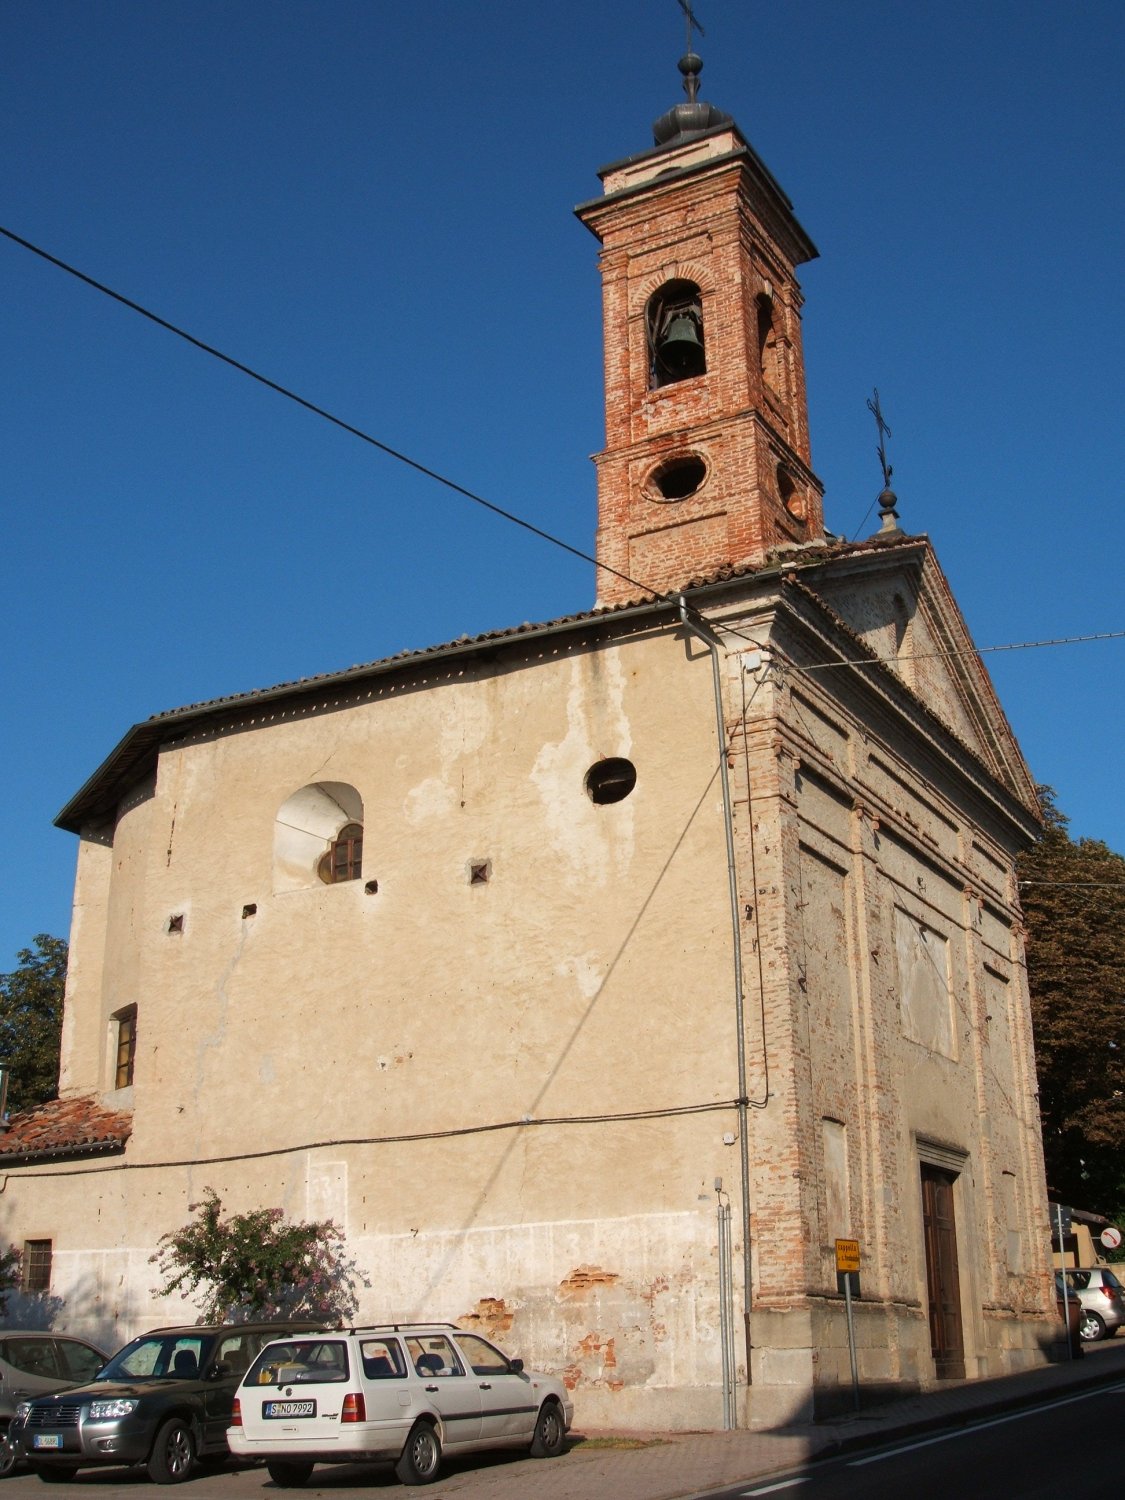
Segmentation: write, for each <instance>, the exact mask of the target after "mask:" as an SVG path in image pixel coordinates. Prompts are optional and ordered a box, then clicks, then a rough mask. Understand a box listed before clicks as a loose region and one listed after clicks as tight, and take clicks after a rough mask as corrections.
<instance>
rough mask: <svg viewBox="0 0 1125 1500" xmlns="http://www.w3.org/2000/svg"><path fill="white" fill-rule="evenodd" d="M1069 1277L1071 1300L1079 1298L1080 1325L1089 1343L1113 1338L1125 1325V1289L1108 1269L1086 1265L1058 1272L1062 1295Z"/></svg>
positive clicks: (1057, 1276)
mask: <svg viewBox="0 0 1125 1500" xmlns="http://www.w3.org/2000/svg"><path fill="white" fill-rule="evenodd" d="M1064 1276H1065V1277H1066V1290H1067V1296H1068V1297H1076V1298H1077V1299H1078V1303H1079V1306H1080V1307H1081V1309H1082V1315H1081V1320H1080V1322H1079V1325H1078V1332H1079V1334H1080V1336H1081V1337H1082V1338H1083V1339H1085V1341H1086V1342H1087V1343H1090V1342H1092V1341H1093V1340H1094V1339H1104V1338H1108V1337H1111V1336H1112V1335H1113V1334H1115V1333H1116V1332H1117V1330H1118V1329H1119V1328H1120V1327H1121V1325H1122V1323H1125V1287H1123V1286H1122V1285H1121V1283H1120V1281H1118V1279H1117V1277H1116V1276H1115V1275H1114V1274H1113V1272H1112V1271H1111V1270H1110V1269H1109V1268H1108V1267H1107V1266H1083V1267H1081V1268H1078V1269H1072V1270H1066V1271H1056V1272H1055V1283H1056V1285H1057V1286H1058V1289H1059V1295H1060V1296H1061V1295H1062V1281H1063V1277H1064Z"/></svg>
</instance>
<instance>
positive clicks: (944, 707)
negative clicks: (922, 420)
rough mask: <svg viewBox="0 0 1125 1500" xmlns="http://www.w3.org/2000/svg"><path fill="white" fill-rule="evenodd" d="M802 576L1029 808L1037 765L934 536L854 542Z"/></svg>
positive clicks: (1033, 802) (1034, 807)
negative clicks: (1011, 718)
mask: <svg viewBox="0 0 1125 1500" xmlns="http://www.w3.org/2000/svg"><path fill="white" fill-rule="evenodd" d="M800 576H801V581H802V583H804V584H805V585H806V586H807V587H809V588H811V590H812V591H813V592H814V593H815V594H816V595H817V596H818V598H820V599H821V600H822V601H823V602H824V603H825V604H827V605H828V606H829V608H830V609H831V610H832V611H833V612H834V613H835V614H836V615H837V616H838V618H839V619H840V620H841V621H842V622H843V623H844V624H845V625H846V626H847V627H848V629H849V630H850V631H851V632H852V633H853V634H854V635H856V636H858V637H859V639H860V640H861V641H862V642H863V644H864V645H865V646H866V647H867V648H868V649H869V650H870V651H872V652H873V653H874V654H875V656H877V657H878V658H879V659H880V660H882V661H884V662H886V664H887V665H888V666H889V667H890V669H891V670H892V671H894V672H895V673H896V674H897V675H898V676H899V677H900V678H901V679H902V680H903V682H905V683H906V685H907V686H908V687H909V688H910V689H911V690H912V691H913V692H914V693H915V695H916V696H917V697H918V698H919V699H920V700H921V702H922V703H923V704H924V705H925V706H926V708H927V709H928V710H929V712H930V713H932V714H933V715H935V716H936V717H937V718H938V719H940V720H941V722H942V723H943V724H944V725H945V726H946V728H948V729H949V730H950V731H951V732H952V733H953V734H954V735H955V736H956V738H957V739H958V740H959V741H960V742H961V743H962V744H963V745H966V746H967V747H968V748H969V749H970V750H971V751H972V752H973V753H974V754H975V755H976V756H977V757H978V759H979V760H981V761H983V762H984V764H985V765H986V766H987V767H988V769H989V770H990V771H991V772H992V774H993V775H994V776H995V777H996V779H997V780H998V781H999V782H1000V783H1001V784H1002V785H1003V786H1004V787H1006V788H1007V790H1008V791H1009V792H1010V793H1011V794H1012V795H1013V796H1015V797H1016V798H1017V799H1018V800H1019V801H1020V802H1022V803H1023V804H1024V806H1026V807H1027V808H1029V809H1030V810H1033V811H1037V809H1038V801H1037V798H1036V794H1035V782H1034V779H1033V777H1032V775H1031V772H1030V771H1029V770H1028V767H1027V763H1026V762H1025V760H1024V758H1023V754H1022V752H1021V750H1020V747H1019V744H1018V742H1017V740H1016V737H1015V735H1014V733H1013V732H1012V727H1011V725H1010V724H1009V723H1008V719H1007V716H1006V715H1005V713H1004V710H1003V709H1002V708H1001V706H1000V700H999V698H998V697H997V694H996V689H995V688H994V687H993V685H992V679H991V677H990V676H989V674H988V671H987V669H986V667H985V665H984V663H983V661H982V660H981V658H980V655H979V654H978V652H977V650H976V646H975V644H974V642H973V638H972V636H971V635H970V633H969V628H968V626H967V625H966V623H965V618H964V616H963V615H962V613H961V611H960V609H959V608H958V605H957V602H956V600H955V599H954V597H953V594H952V591H951V590H950V587H949V582H948V580H947V579H946V576H945V574H944V572H943V571H942V569H941V565H940V564H939V562H938V560H937V557H936V555H935V553H934V550H933V547H932V546H931V545H930V542H929V539H928V538H927V537H902V538H901V540H894V541H890V542H881V541H877V542H873V543H871V544H870V545H868V546H859V547H850V548H848V549H846V550H844V551H842V552H840V553H838V554H837V555H836V556H835V557H833V558H832V559H831V560H830V561H826V562H825V564H824V565H823V566H821V567H819V568H817V569H816V572H815V575H814V577H811V578H810V576H809V575H808V574H807V573H806V572H804V570H802V572H801V575H800Z"/></svg>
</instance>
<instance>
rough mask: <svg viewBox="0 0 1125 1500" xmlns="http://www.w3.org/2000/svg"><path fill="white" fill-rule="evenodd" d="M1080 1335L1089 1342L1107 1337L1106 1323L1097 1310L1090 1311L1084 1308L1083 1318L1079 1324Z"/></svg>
mask: <svg viewBox="0 0 1125 1500" xmlns="http://www.w3.org/2000/svg"><path fill="white" fill-rule="evenodd" d="M1078 1335H1079V1337H1080V1338H1082V1339H1084V1340H1085V1342H1086V1343H1087V1344H1092V1343H1093V1342H1094V1340H1095V1339H1104V1338H1105V1323H1104V1322H1103V1321H1102V1319H1101V1317H1100V1315H1099V1314H1098V1313H1096V1312H1090V1310H1089V1309H1088V1308H1085V1307H1084V1308H1083V1309H1082V1318H1081V1321H1080V1322H1079V1324H1078Z"/></svg>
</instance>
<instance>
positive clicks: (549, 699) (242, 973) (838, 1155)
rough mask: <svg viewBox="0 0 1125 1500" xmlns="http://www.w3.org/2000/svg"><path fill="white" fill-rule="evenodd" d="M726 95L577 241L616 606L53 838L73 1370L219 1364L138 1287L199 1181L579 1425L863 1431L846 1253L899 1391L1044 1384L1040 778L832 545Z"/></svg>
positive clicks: (877, 561)
mask: <svg viewBox="0 0 1125 1500" xmlns="http://www.w3.org/2000/svg"><path fill="white" fill-rule="evenodd" d="M700 67H701V64H700V61H699V59H698V57H696V56H695V55H694V54H693V53H689V54H688V55H687V56H686V57H685V58H684V59H683V60H682V61H681V63H680V69H681V72H682V74H683V75H684V80H685V92H686V95H687V98H686V101H685V102H684V103H682V104H680V105H678V106H676V107H675V108H673V109H672V110H670V111H669V112H668V114H666V115H665V116H663V117H662V118H661V119H660V120H659V121H657V123H656V126H655V143H654V145H653V147H652V148H651V149H648V150H645V151H642V152H641V153H640V154H638V155H635V156H631V157H629V158H627V159H626V160H623V161H619V162H616V163H614V164H613V165H612V166H609V167H607V168H605V169H604V170H603V171H602V172H601V174H600V177H601V183H602V191H601V192H600V194H598V196H596V197H594V198H592V199H591V201H589V202H586V203H584V204H582V205H581V206H580V207H579V208H578V210H577V212H578V215H579V218H580V219H581V221H582V222H583V223H584V224H585V225H586V227H587V228H588V229H589V230H590V231H591V233H592V235H593V236H594V238H595V239H596V240H597V241H598V244H599V245H600V261H599V265H600V274H601V281H602V295H603V305H604V339H605V410H606V438H605V446H604V449H603V450H602V452H600V453H599V454H598V455H597V456H596V460H595V462H596V469H597V494H598V531H597V539H596V556H597V561H598V568H597V570H596V574H597V583H596V586H597V597H596V603H595V604H594V606H593V607H592V608H588V609H584V610H583V611H582V612H580V613H576V614H573V615H570V616H568V617H566V618H563V619H555V620H550V621H548V622H546V623H543V624H537V625H521V626H518V627H516V628H513V629H511V630H507V631H503V630H502V631H496V632H491V633H489V634H487V635H484V636H478V637H476V638H472V639H465V638H462V639H460V640H458V641H456V642H454V643H452V644H448V645H437V646H432V647H429V648H426V649H422V650H417V651H414V652H410V653H406V654H403V655H398V656H395V657H393V658H390V659H387V660H382V661H375V662H372V663H370V664H368V665H366V666H362V667H353V668H350V669H348V670H346V671H339V672H332V673H327V674H325V675H323V676H319V677H315V678H309V679H304V680H301V681H295V682H290V683H286V684H283V685H281V686H278V687H271V688H265V689H261V690H257V691H252V692H247V693H244V694H240V695H237V696H233V697H227V698H219V699H215V700H213V701H211V702H205V703H199V704H193V705H191V706H190V707H187V708H181V709H176V710H172V711H170V712H166V713H161V714H157V715H156V716H155V717H154V718H151V719H148V720H146V721H145V722H143V723H141V724H138V725H136V726H134V727H133V728H132V729H130V730H129V731H128V733H126V734H125V736H124V738H123V739H122V740H121V741H120V743H119V744H118V745H117V747H116V748H115V749H114V750H113V751H112V753H111V754H110V755H109V757H108V759H106V760H105V762H104V763H103V764H102V765H101V766H100V767H99V768H98V769H97V770H96V771H95V772H94V774H93V775H92V776H91V778H90V779H89V781H88V782H87V783H86V785H85V786H83V787H82V788H81V790H80V791H79V792H78V793H77V794H76V795H75V796H74V797H73V798H72V799H71V801H70V802H69V803H68V804H67V806H66V807H65V808H64V810H63V811H62V813H61V814H60V816H59V819H58V822H59V824H60V826H62V827H63V828H66V829H68V830H70V831H72V832H73V833H74V834H75V835H76V836H77V839H78V845H79V852H78V873H77V882H76V888H75V897H74V913H73V928H72V936H71V962H70V973H69V978H68V984H67V995H66V1007H65V1022H64V1027H63V1038H62V1068H61V1076H60V1086H59V1099H58V1101H57V1102H55V1103H52V1104H48V1105H44V1106H40V1107H38V1108H37V1109H33V1110H29V1111H26V1112H24V1113H23V1114H18V1115H14V1116H13V1117H12V1118H11V1119H10V1121H9V1122H8V1124H7V1128H6V1129H5V1130H4V1131H3V1133H2V1134H0V1158H2V1160H3V1172H4V1181H5V1186H4V1192H3V1197H2V1198H0V1232H2V1233H3V1234H4V1235H5V1236H6V1237H7V1239H9V1240H12V1241H14V1242H15V1243H16V1244H18V1245H21V1246H28V1247H32V1249H33V1251H34V1254H35V1255H36V1256H37V1257H38V1258H37V1259H36V1260H35V1261H34V1264H35V1265H36V1266H37V1267H38V1270H37V1273H36V1274H37V1275H38V1276H39V1278H40V1285H41V1287H42V1288H49V1291H50V1294H51V1295H52V1297H55V1298H58V1299H61V1309H60V1312H59V1315H58V1326H60V1327H62V1326H65V1327H66V1328H68V1329H69V1330H71V1331H72V1332H82V1333H87V1334H89V1335H92V1336H96V1337H97V1338H98V1340H99V1341H100V1342H101V1343H102V1344H106V1345H115V1344H117V1343H121V1342H123V1341H124V1340H125V1339H126V1338H127V1337H130V1336H132V1335H133V1334H135V1333H137V1332H139V1331H141V1330H143V1329H145V1328H147V1327H151V1326H154V1325H156V1324H159V1323H168V1322H175V1321H179V1320H185V1319H186V1320H189V1321H190V1320H191V1319H192V1318H193V1317H194V1315H195V1314H194V1309H193V1308H192V1307H191V1306H189V1305H185V1304H183V1303H180V1302H178V1301H175V1300H174V1299H172V1300H170V1299H167V1298H160V1297H158V1296H157V1295H156V1290H155V1288H156V1286H157V1284H158V1276H157V1273H156V1270H155V1267H154V1266H153V1265H152V1264H151V1256H152V1254H153V1251H154V1249H155V1247H156V1245H157V1242H158V1240H159V1239H160V1236H161V1235H162V1234H164V1233H166V1232H168V1231H169V1230H172V1229H175V1228H178V1227H180V1226H181V1225H182V1224H184V1222H185V1221H186V1220H187V1218H188V1217H189V1212H188V1205H189V1204H192V1203H195V1202H197V1201H198V1200H199V1199H200V1197H201V1196H202V1194H203V1192H204V1190H205V1189H207V1188H213V1189H214V1190H215V1191H216V1192H217V1193H218V1194H219V1196H220V1198H221V1199H222V1202H223V1206H224V1211H225V1212H227V1213H236V1212H244V1211H247V1210H249V1209H252V1208H256V1207H272V1206H277V1207H280V1208H281V1209H283V1210H284V1212H285V1214H286V1216H287V1217H289V1218H293V1219H306V1218H316V1219H321V1218H332V1219H334V1220H335V1221H336V1222H337V1223H338V1224H339V1225H340V1227H341V1228H342V1229H343V1231H344V1232H345V1234H346V1238H347V1246H348V1252H349V1254H350V1255H353V1256H354V1257H355V1259H356V1260H357V1262H358V1264H359V1266H360V1268H361V1269H362V1270H363V1272H364V1273H365V1274H366V1276H367V1277H368V1279H369V1281H370V1286H369V1288H368V1289H367V1290H366V1291H364V1292H363V1294H362V1297H361V1305H360V1313H359V1316H360V1318H361V1320H362V1321H364V1322H385V1321H390V1320H394V1319H415V1318H427V1319H442V1320H450V1321H454V1322H457V1323H460V1324H461V1325H462V1326H467V1327H472V1328H476V1329H479V1330H480V1331H482V1332H484V1333H485V1334H486V1336H491V1337H493V1338H494V1339H495V1341H496V1342H497V1343H498V1344H499V1345H500V1346H501V1347H503V1348H505V1349H507V1350H508V1351H509V1352H511V1353H513V1354H519V1355H522V1356H523V1357H524V1358H525V1360H526V1361H527V1362H528V1363H529V1364H534V1365H537V1366H540V1367H542V1368H548V1369H554V1370H558V1371H560V1372H562V1373H563V1374H564V1376H565V1378H566V1380H567V1383H568V1385H569V1386H570V1387H571V1388H572V1391H573V1396H574V1401H575V1408H576V1423H577V1425H578V1427H579V1428H580V1429H581V1428H583V1427H585V1428H591V1427H609V1426H612V1427H619V1428H629V1427H633V1428H639V1429H659V1428H669V1429H673V1428H690V1429H699V1428H720V1427H724V1426H726V1427H732V1426H740V1427H741V1426H760V1427H765V1426H775V1425H778V1424H782V1423H784V1422H786V1421H791V1420H807V1419H809V1418H811V1417H814V1416H816V1415H820V1414H823V1413H826V1412H830V1411H832V1410H834V1409H836V1408H838V1407H839V1406H841V1405H850V1401H851V1371H850V1355H849V1341H848V1325H847V1317H846V1311H847V1309H846V1301H845V1297H844V1295H843V1292H842V1281H841V1277H840V1275H839V1274H838V1269H837V1251H838V1245H837V1242H838V1241H845V1242H847V1241H851V1242H854V1245H853V1246H852V1247H851V1248H852V1252H853V1254H854V1252H855V1249H856V1248H857V1249H858V1257H859V1265H860V1270H859V1274H858V1280H857V1282H856V1283H855V1284H854V1287H853V1288H852V1289H853V1290H854V1292H855V1295H854V1297H853V1298H852V1306H851V1311H852V1315H853V1320H854V1328H855V1340H856V1362H857V1371H858V1377H859V1381H860V1384H861V1386H862V1387H863V1388H864V1389H865V1390H866V1391H867V1392H868V1395H869V1396H874V1395H875V1394H888V1395H889V1394H893V1393H903V1392H907V1391H913V1390H918V1389H923V1388H928V1387H932V1386H934V1385H935V1384H936V1383H938V1382H940V1381H943V1380H948V1379H954V1378H958V1379H959V1378H965V1377H967V1378H970V1379H971V1378H980V1377H985V1376H995V1375H1001V1374H1004V1373H1006V1372H1010V1371H1015V1370H1020V1369H1024V1368H1027V1367H1029V1366H1032V1365H1034V1364H1036V1363H1040V1362H1042V1361H1043V1360H1045V1359H1046V1357H1047V1350H1048V1347H1049V1345H1050V1344H1051V1343H1052V1341H1053V1340H1054V1339H1055V1338H1056V1336H1057V1335H1056V1324H1055V1310H1054V1299H1053V1295H1052V1291H1051V1282H1050V1271H1049V1256H1048V1251H1049V1244H1048V1238H1047V1209H1046V1191H1045V1185H1044V1176H1043V1162H1042V1148H1041V1142H1040V1137H1039V1121H1038V1111H1037V1103H1036V1080H1035V1065H1034V1058H1033V1053H1032V1035H1031V1021H1030V1012H1029V1005H1028V990H1027V977H1026V971H1025V966H1024V955H1023V931H1022V926H1021V913H1020V907H1019V899H1018V891H1017V883H1016V877H1015V872H1014V865H1015V859H1016V856H1017V854H1018V853H1019V852H1020V850H1022V849H1024V848H1025V847H1027V845H1028V844H1029V843H1030V842H1031V841H1032V840H1034V839H1035V837H1036V836H1037V832H1038V827H1039V824H1038V813H1037V804H1036V798H1035V790H1034V786H1033V782H1032V779H1031V776H1030V775H1029V773H1028V769H1027V767H1026V765H1025V763H1024V761H1023V758H1022V756H1021V754H1020V750H1019V747H1018V745H1017V744H1016V741H1015V739H1014V737H1013V734H1012V731H1011V729H1010V727H1009V725H1008V723H1007V720H1006V719H1005V716H1004V713H1003V711H1002V709H1001V707H1000V704H999V702H998V701H997V697H996V694H995V691H994V689H993V687H992V684H991V682H990V680H989V677H988V674H987V672H986V670H985V668H984V666H983V664H982V662H981V659H980V657H979V656H978V655H977V654H976V653H975V651H974V648H973V643H972V640H971V638H970V635H969V632H968V629H967V627H966V625H965V622H964V620H963V619H962V616H961V614H960V612H959V610H958V607H957V604H956V602H955V600H954V598H953V595H952V593H951V591H950V587H949V584H948V582H947V581H946V578H945V576H944V574H943V572H942V570H941V567H940V566H939V564H938V561H937V558H936V556H935V555H934V551H933V548H932V547H931V545H930V543H929V541H928V539H927V538H926V537H925V536H924V535H911V534H908V533H907V532H905V531H903V530H902V529H901V527H900V525H899V518H898V514H897V503H896V500H895V497H894V495H893V494H891V492H890V491H889V489H888V490H885V491H884V494H883V496H882V497H881V501H880V505H881V520H880V524H879V528H878V530H877V531H876V533H875V534H874V535H873V536H871V537H870V538H869V539H867V540H864V541H857V542H846V541H843V540H840V539H839V538H837V537H835V536H833V535H832V534H831V533H829V532H828V531H826V529H825V525H824V516H823V504H822V494H823V490H822V486H821V483H820V481H819V480H818V478H817V476H816V474H815V473H814V471H813V468H812V460H811V450H810V439H809V422H808V405H807V399H806V391H805V372H804V360H803V355H802V343H801V317H802V295H801V289H800V286H799V284H798V280H797V269H798V267H799V266H800V265H801V264H802V263H804V262H807V261H808V260H810V259H811V258H812V257H814V256H815V255H816V250H815V247H814V246H813V244H812V242H811V240H810V239H809V236H808V235H807V234H806V232H805V230H804V229H803V228H802V226H801V225H800V224H799V223H798V221H797V219H796V217H795V215H794V211H793V207H792V205H791V203H790V202H789V199H788V198H787V197H786V195H785V193H784V192H783V191H782V189H781V187H780V186H779V185H778V183H777V182H776V181H775V180H774V178H773V177H772V176H771V174H770V172H769V171H768V169H767V168H766V166H765V165H764V164H763V162H762V161H761V160H760V159H759V158H758V156H757V155H756V154H755V152H754V150H753V148H752V147H751V146H750V145H749V143H748V142H747V141H746V139H745V137H744V136H743V135H742V133H741V131H740V130H739V128H738V126H737V125H736V124H735V123H734V122H733V121H732V120H731V119H730V118H729V117H728V116H726V115H725V114H723V113H722V112H720V111H719V110H717V109H715V108H714V107H713V106H711V105H709V104H706V103H704V102H703V101H702V100H701V99H700V98H699V71H700ZM847 1248H849V1247H847V1246H845V1249H847ZM28 1264H31V1262H28ZM44 1266H46V1272H44V1270H43V1267H44ZM44 1277H45V1279H44ZM29 1289H30V1290H34V1288H29Z"/></svg>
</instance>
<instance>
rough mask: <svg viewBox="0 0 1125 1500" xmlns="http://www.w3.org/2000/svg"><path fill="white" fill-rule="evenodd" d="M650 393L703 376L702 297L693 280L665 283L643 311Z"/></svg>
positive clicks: (704, 354)
mask: <svg viewBox="0 0 1125 1500" xmlns="http://www.w3.org/2000/svg"><path fill="white" fill-rule="evenodd" d="M645 327H646V330H647V334H648V355H649V384H650V387H651V389H652V390H659V389H660V387H661V386H665V385H674V384H675V383H676V382H677V381H679V380H691V379H693V378H694V377H695V376H697V375H705V374H706V373H707V354H706V350H705V348H704V342H703V294H702V292H701V291H700V290H699V288H698V287H697V286H696V284H695V282H694V281H681V280H676V281H666V282H665V283H664V285H663V286H662V287H660V288H659V290H657V291H655V292H653V294H652V296H651V297H650V298H649V299H648V305H647V307H646V308H645Z"/></svg>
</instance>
